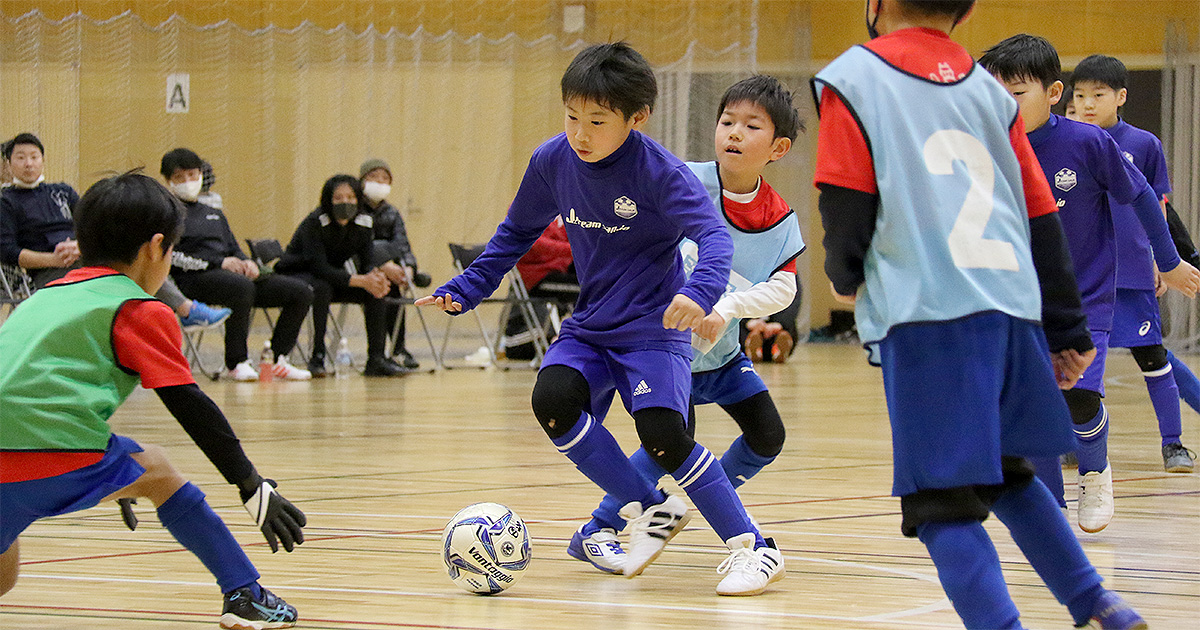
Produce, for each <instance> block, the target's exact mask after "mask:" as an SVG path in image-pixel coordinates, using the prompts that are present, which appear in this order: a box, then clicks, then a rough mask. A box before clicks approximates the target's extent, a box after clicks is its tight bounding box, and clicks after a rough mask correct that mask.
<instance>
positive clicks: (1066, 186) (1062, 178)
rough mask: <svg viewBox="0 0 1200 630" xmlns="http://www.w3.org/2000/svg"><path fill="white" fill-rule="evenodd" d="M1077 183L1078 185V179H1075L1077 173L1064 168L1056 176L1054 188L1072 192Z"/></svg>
mask: <svg viewBox="0 0 1200 630" xmlns="http://www.w3.org/2000/svg"><path fill="white" fill-rule="evenodd" d="M1076 183H1078V179H1077V178H1076V177H1075V171H1072V170H1071V169H1069V168H1064V169H1063V170H1061V171H1059V172H1057V173H1055V174H1054V187H1055V188H1057V189H1059V190H1061V191H1063V192H1068V191H1070V190H1071V189H1072V188H1074V187H1075V184H1076Z"/></svg>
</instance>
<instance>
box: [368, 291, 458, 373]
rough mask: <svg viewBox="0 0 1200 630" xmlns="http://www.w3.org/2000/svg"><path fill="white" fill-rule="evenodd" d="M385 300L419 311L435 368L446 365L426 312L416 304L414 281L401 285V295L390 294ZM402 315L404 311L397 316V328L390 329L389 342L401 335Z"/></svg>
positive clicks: (419, 318) (422, 330)
mask: <svg viewBox="0 0 1200 630" xmlns="http://www.w3.org/2000/svg"><path fill="white" fill-rule="evenodd" d="M383 300H384V301H385V302H388V303H391V304H399V305H400V308H401V309H404V308H407V307H409V306H412V307H413V310H414V311H415V312H416V313H417V320H418V321H420V322H421V332H423V333H425V341H426V342H427V343H428V344H429V352H430V354H432V355H433V364H434V366H435V369H436V368H440V367H444V366H443V365H442V357H441V356H439V354H438V351H437V346H435V345H434V343H433V335H430V334H429V325H428V324H427V323H426V322H425V314H424V313H422V312H421V309H420V308H419V307H417V306H416V301H417V297H416V294H414V293H413V287H412V283H409V284H407V285H405V286H403V287H401V289H400V297H391V296H388V297H385V298H383ZM402 317H403V313H401V314H400V316H398V317H396V328H395V330H390V331H388V336H389V339H388V343H395V340H396V337H398V336H399V335H400V326H401V324H402V323H403V319H402Z"/></svg>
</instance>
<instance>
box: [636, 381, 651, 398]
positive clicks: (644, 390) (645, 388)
mask: <svg viewBox="0 0 1200 630" xmlns="http://www.w3.org/2000/svg"><path fill="white" fill-rule="evenodd" d="M651 391H652V390H651V389H650V386H649V385H647V384H646V381H645V380H643V381H640V382H639V383H638V384H637V387H635V388H633V395H634V396H641V395H642V394H649V393H650V392H651Z"/></svg>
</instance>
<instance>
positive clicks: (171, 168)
mask: <svg viewBox="0 0 1200 630" xmlns="http://www.w3.org/2000/svg"><path fill="white" fill-rule="evenodd" d="M203 166H204V160H201V159H200V156H199V155H196V152H195V151H193V150H191V149H184V148H182V147H180V148H178V149H171V150H170V151H167V153H166V154H165V155H163V156H162V167H161V168H160V169H159V172H160V173H162V176H163V177H165V178H167V179H171V176H172V175H174V174H175V171H180V170H183V171H189V170H191V169H193V168H201V167H203Z"/></svg>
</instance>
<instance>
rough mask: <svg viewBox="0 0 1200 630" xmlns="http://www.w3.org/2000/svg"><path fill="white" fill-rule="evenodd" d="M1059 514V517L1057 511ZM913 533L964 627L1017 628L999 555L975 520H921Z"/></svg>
mask: <svg viewBox="0 0 1200 630" xmlns="http://www.w3.org/2000/svg"><path fill="white" fill-rule="evenodd" d="M1059 518H1062V516H1061V515H1059ZM917 537H918V538H920V539H921V542H923V543H925V548H926V549H928V550H929V557H930V558H932V559H933V564H934V566H936V567H937V572H938V580H939V581H940V582H941V583H942V590H944V591H946V596H947V597H949V598H950V602H951V603H953V604H954V610H955V612H957V613H958V616H959V618H961V619H962V621H963V625H964V626H966V627H967V628H988V629H996V628H1020V627H1021V622H1020V613H1019V612H1017V606H1016V604H1014V603H1013V601H1012V597H1010V596H1009V594H1008V585H1006V584H1005V583H1004V574H1003V573H1001V571H1000V557H999V556H998V555H997V554H996V547H995V545H993V544H992V539H991V538H988V535H987V531H986V530H984V529H983V523H980V522H979V521H952V522H937V523H924V524H922V525H919V526H918V527H917Z"/></svg>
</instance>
